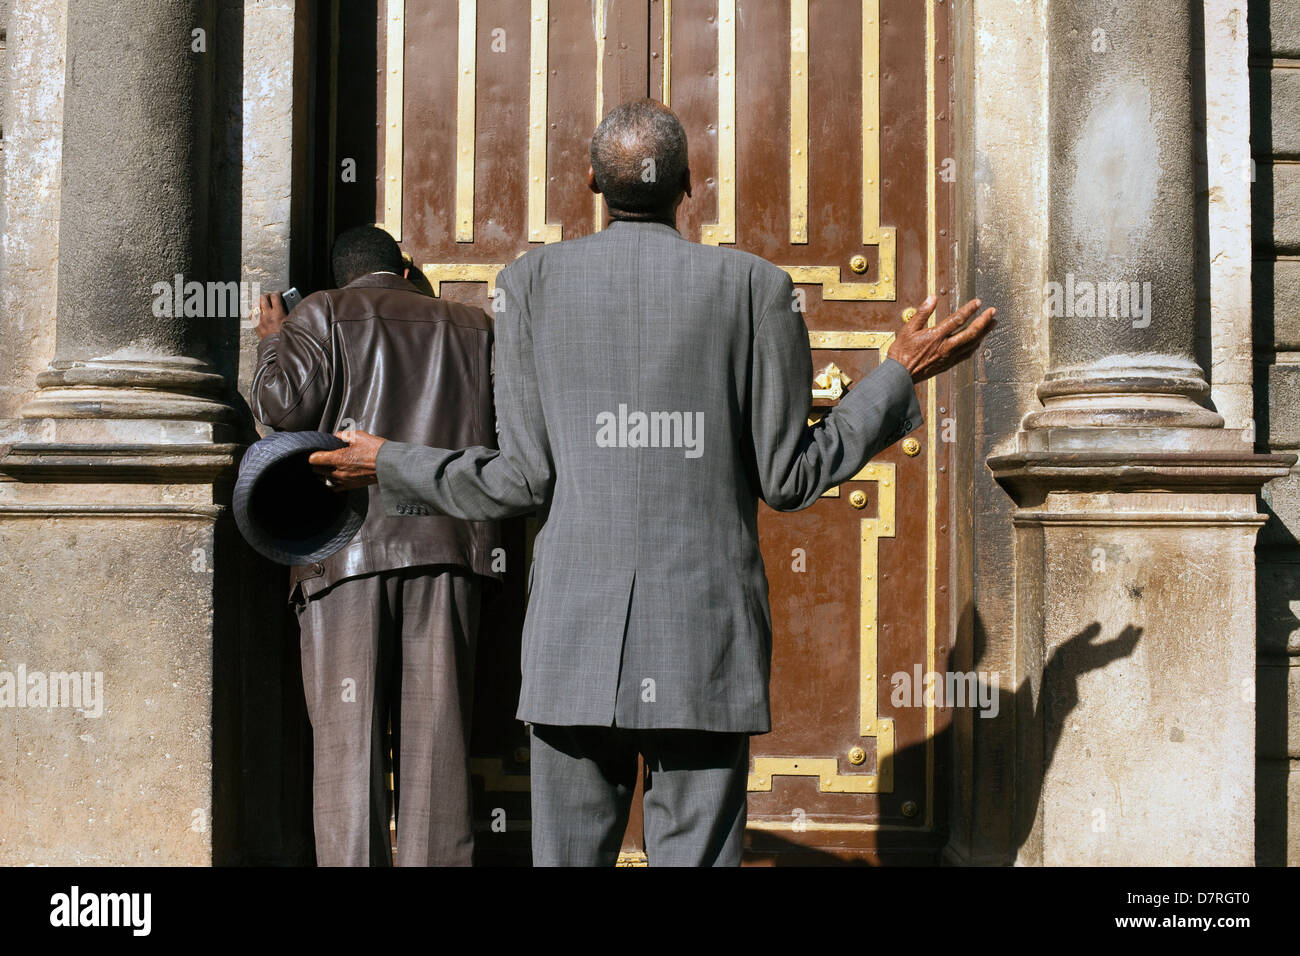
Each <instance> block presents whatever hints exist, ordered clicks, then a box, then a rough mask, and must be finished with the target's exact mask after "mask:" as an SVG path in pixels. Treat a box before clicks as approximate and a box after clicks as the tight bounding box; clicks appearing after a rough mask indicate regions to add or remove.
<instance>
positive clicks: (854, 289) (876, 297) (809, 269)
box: [781, 246, 895, 302]
mask: <svg viewBox="0 0 1300 956" xmlns="http://www.w3.org/2000/svg"><path fill="white" fill-rule="evenodd" d="M880 263H881V267H882V269H883V267H884V264H885V250H884V247H883V246H882V247H881V252H880ZM781 268H782V269H784V270H785V271H786V272H788V273H790V278H791V279H793V280H794V281H795V282H796V283H798V284H800V285H819V286H821V287H822V298H823V299H826V300H827V301H839V302H874V301H880V300H885V299H893V298H894V297H895V293H894V277H893V273H892V270H891V273H890V275H889V281H888V284H886V282H885V278H884V276H883V272H882V277H881V278H880V279H878V280H877V281H875V282H845V281H843V278H842V277H841V275H840V270H839V269H838V268H836V267H835V266H781Z"/></svg>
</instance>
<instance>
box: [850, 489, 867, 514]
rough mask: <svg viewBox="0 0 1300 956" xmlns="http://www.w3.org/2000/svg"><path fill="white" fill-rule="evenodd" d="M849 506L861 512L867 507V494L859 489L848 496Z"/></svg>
mask: <svg viewBox="0 0 1300 956" xmlns="http://www.w3.org/2000/svg"><path fill="white" fill-rule="evenodd" d="M849 504H851V505H853V507H855V508H857V509H858V510H859V511H861V510H862V509H863V508H865V507H866V506H867V493H866V492H865V491H862V490H861V489H859V490H857V491H855V492H853V493H852V494H850V495H849Z"/></svg>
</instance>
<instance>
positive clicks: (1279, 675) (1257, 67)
mask: <svg viewBox="0 0 1300 956" xmlns="http://www.w3.org/2000/svg"><path fill="white" fill-rule="evenodd" d="M1276 2H1277V0H1251V3H1250V4H1249V5H1248V7H1247V30H1248V34H1249V37H1250V64H1251V69H1250V116H1251V121H1250V126H1251V131H1250V132H1251V157H1252V159H1253V160H1254V166H1253V170H1254V173H1255V177H1254V183H1253V185H1252V188H1251V219H1252V229H1253V234H1252V244H1253V246H1254V256H1253V257H1254V263H1253V269H1252V299H1253V316H1252V332H1253V336H1254V343H1255V356H1254V366H1253V370H1254V403H1255V424H1256V436H1255V450H1256V451H1259V452H1268V451H1270V450H1271V449H1270V448H1269V436H1270V435H1271V434H1272V432H1273V424H1274V423H1273V414H1272V412H1273V409H1272V407H1271V403H1270V401H1269V396H1270V394H1271V392H1272V384H1273V383H1272V372H1273V365H1274V363H1275V362H1276V361H1277V355H1276V348H1277V346H1278V330H1277V317H1276V308H1277V306H1276V297H1275V282H1276V279H1275V268H1276V266H1275V259H1276V254H1277V252H1278V250H1276V249H1275V248H1274V246H1273V235H1274V198H1275V197H1274V191H1275V190H1274V182H1273V160H1274V159H1275V158H1277V157H1276V156H1275V153H1276V146H1275V143H1274V138H1273V109H1272V107H1273V96H1274V89H1273V72H1272V69H1271V64H1272V58H1273V56H1274V55H1276V54H1275V53H1274V36H1273V29H1272V21H1273V8H1274V4H1275V3H1276ZM1292 158H1293V157H1292ZM1291 251H1295V250H1291ZM1269 499H1270V495H1269V493H1268V489H1267V487H1266V489H1265V495H1264V496H1263V497H1262V499H1261V501H1260V505H1259V508H1260V511H1261V512H1262V513H1263V514H1265V515H1267V516H1268V522H1267V523H1266V524H1265V525H1264V527H1263V528H1261V529H1260V532H1259V542H1258V545H1257V547H1256V551H1255V554H1256V573H1255V633H1256V635H1257V641H1258V644H1257V654H1258V658H1257V662H1256V681H1255V863H1256V865H1257V866H1285V865H1286V863H1287V845H1288V836H1289V830H1290V818H1291V812H1290V808H1289V805H1288V804H1289V799H1288V792H1287V783H1288V780H1289V777H1290V773H1291V769H1290V764H1291V761H1290V755H1289V752H1288V749H1289V748H1288V736H1289V735H1288V721H1289V719H1290V714H1289V708H1290V704H1289V688H1288V684H1287V676H1288V671H1289V665H1290V655H1289V653H1288V647H1287V637H1288V635H1291V634H1294V633H1296V632H1297V628H1298V627H1300V620H1297V617H1296V614H1295V612H1294V611H1292V609H1291V601H1292V600H1293V597H1294V593H1295V582H1296V581H1297V580H1300V567H1297V565H1300V542H1297V540H1296V539H1295V537H1294V536H1293V535H1292V534H1291V533H1290V532H1289V531H1288V530H1287V527H1286V525H1285V523H1284V522H1283V521H1282V520H1281V518H1279V516H1278V515H1277V514H1275V513H1274V511H1273V508H1272V504H1271V501H1270V500H1269Z"/></svg>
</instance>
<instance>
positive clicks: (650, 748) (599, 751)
mask: <svg viewBox="0 0 1300 956" xmlns="http://www.w3.org/2000/svg"><path fill="white" fill-rule="evenodd" d="M638 752H639V753H640V754H641V755H642V756H643V757H644V758H645V763H646V784H645V798H644V802H643V805H642V808H643V810H644V821H645V822H644V826H645V847H646V856H647V857H648V859H649V863H650V865H651V866H739V865H740V856H741V851H742V850H743V849H744V837H745V809H746V793H747V791H746V784H747V781H748V776H749V735H748V734H724V733H711V732H708V731H700V730H625V729H623V728H619V727H555V726H546V725H541V724H538V725H534V726H533V745H532V756H531V759H530V767H529V769H530V774H531V777H532V812H533V821H532V826H533V865H534V866H613V865H614V863H615V862H616V861H617V859H618V852H619V847H620V844H621V843H622V840H623V831H624V830H625V829H626V828H627V819H628V813H629V810H630V809H631V805H632V794H633V791H634V790H635V789H636V772H637V754H638Z"/></svg>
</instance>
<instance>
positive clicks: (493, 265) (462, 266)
mask: <svg viewBox="0 0 1300 956" xmlns="http://www.w3.org/2000/svg"><path fill="white" fill-rule="evenodd" d="M505 267H506V266H505V263H503V262H452V263H441V264H438V265H428V266H424V267H423V269H422V270H421V271H422V272H424V275H425V278H427V279H428V280H429V285H431V286H432V287H433V294H434V295H439V296H440V295H442V284H443V283H444V282H486V283H487V287H488V294H489V295H491V294H492V292H493V290H494V289H496V285H497V273H498V272H500V271H501V270H502V269H504V268H505Z"/></svg>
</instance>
